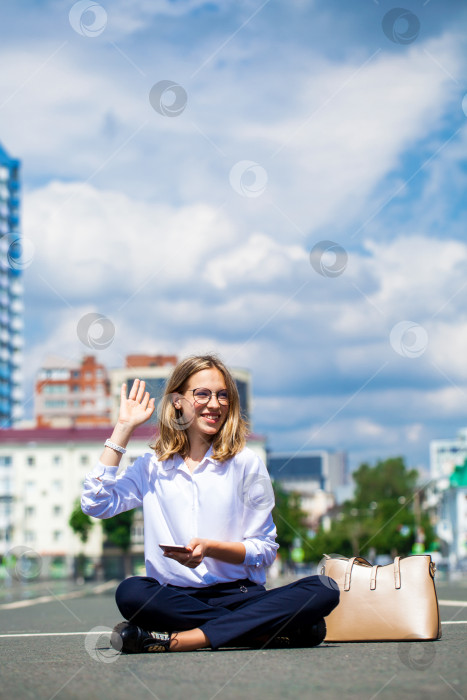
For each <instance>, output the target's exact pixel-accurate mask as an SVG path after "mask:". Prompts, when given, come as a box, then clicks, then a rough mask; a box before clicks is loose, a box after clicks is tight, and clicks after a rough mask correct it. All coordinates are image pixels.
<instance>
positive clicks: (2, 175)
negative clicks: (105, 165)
mask: <svg viewBox="0 0 467 700" xmlns="http://www.w3.org/2000/svg"><path fill="white" fill-rule="evenodd" d="M19 171H20V161H19V160H17V159H15V158H10V156H9V155H8V153H7V152H6V151H5V150H4V148H3V147H2V146H1V144H0V427H1V428H8V427H11V426H12V425H13V424H14V423H15V422H16V421H18V420H19V419H20V418H21V417H22V399H23V396H22V389H21V383H22V373H21V364H22V362H21V360H22V344H23V336H22V330H23V301H22V295H23V287H22V283H21V274H22V269H23V267H24V264H25V261H24V258H23V251H22V241H21V233H20V217H19V202H20V182H19Z"/></svg>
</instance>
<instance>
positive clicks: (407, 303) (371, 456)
mask: <svg viewBox="0 0 467 700" xmlns="http://www.w3.org/2000/svg"><path fill="white" fill-rule="evenodd" d="M86 7H87V8H88V9H86ZM397 7H399V6H398V5H396V6H395V5H394V4H393V3H392V2H386V0H379V2H377V1H376V0H375V1H372V0H356V1H354V2H352V3H349V2H346V1H345V0H339V1H337V0H334V1H329V0H326V2H325V1H324V0H321V1H317V0H316V1H313V0H311V1H305V0H289V2H285V1H278V0H269V2H268V1H266V2H265V1H264V0H262V1H258V0H255V1H253V0H251V1H250V0H248V1H245V2H235V3H234V2H222V3H220V2H209V3H206V2H202V0H179V1H177V2H169V1H168V0H155V1H150V0H139V1H135V2H125V1H124V0H114V1H113V2H112V3H105V2H102V3H100V4H98V3H91V2H88V3H87V4H86V3H83V2H78V3H63V2H62V1H60V2H58V1H56V2H52V1H50V2H27V1H24V2H21V3H8V4H7V5H4V7H3V8H2V21H1V29H0V35H1V43H0V47H1V48H0V54H1V60H2V65H3V66H6V67H7V70H2V72H1V75H0V141H1V142H2V143H3V145H4V147H5V148H6V149H7V150H8V151H9V152H10V154H11V155H13V156H15V157H19V158H21V160H22V163H23V210H22V214H23V233H24V236H25V239H26V244H27V246H28V250H29V254H28V264H27V266H25V270H24V282H25V305H26V318H25V414H26V415H31V414H32V398H31V395H32V386H33V379H34V375H35V373H36V371H37V369H38V367H39V366H40V364H41V362H43V361H44V359H45V357H46V356H47V355H49V354H55V355H60V356H63V357H67V358H77V359H79V358H80V357H81V356H82V355H83V354H84V353H87V352H90V348H89V347H86V346H85V345H84V344H83V343H82V342H81V341H80V339H79V338H78V336H77V331H76V329H77V325H78V322H79V320H80V319H81V318H82V317H83V316H84V315H85V314H87V313H91V312H95V313H100V314H102V315H104V316H106V317H108V318H109V319H111V321H112V323H113V324H114V326H115V337H114V339H113V342H112V343H110V344H109V345H108V347H106V348H105V349H98V350H96V351H95V352H96V354H98V356H99V358H100V359H101V360H102V361H104V362H105V363H106V364H107V365H108V366H109V367H112V366H118V365H119V364H121V362H122V358H123V357H124V356H125V355H126V354H128V353H134V352H148V353H158V352H167V353H169V354H174V353H176V354H178V355H179V356H183V355H185V354H187V353H191V352H204V351H212V350H214V351H217V352H219V353H220V355H221V356H222V357H223V359H225V360H226V362H227V363H230V364H231V365H237V366H245V367H249V368H250V369H251V371H252V373H253V380H254V396H255V410H254V416H253V418H254V429H255V431H257V432H261V433H264V434H265V435H267V437H268V441H269V445H270V447H271V448H272V449H275V450H291V451H299V450H305V449H306V450H309V449H315V448H321V447H328V448H335V449H345V450H347V451H348V452H349V457H350V463H351V465H352V466H355V465H357V464H358V463H360V462H361V461H362V460H371V461H373V460H375V459H377V458H381V457H385V456H388V455H396V454H397V455H398V454H402V455H404V456H405V457H406V458H407V461H408V462H409V463H410V464H411V465H413V466H419V467H427V465H428V443H429V440H430V439H433V438H437V437H449V436H452V435H454V434H455V433H456V432H457V429H458V428H459V427H462V426H464V425H466V424H467V401H466V398H467V366H466V363H465V359H464V358H465V357H466V356H467V317H466V311H465V309H466V306H467V305H466V297H467V283H466V280H467V278H466V265H467V241H466V206H465V190H466V181H467V174H466V153H467V143H466V134H467V132H466V118H467V117H466V112H467V99H466V100H465V101H464V103H463V100H464V97H465V95H466V93H467V80H466V62H467V61H466V58H465V57H466V56H467V52H466V40H465V38H464V37H465V25H466V17H467V13H466V8H465V6H464V5H463V4H462V3H459V2H454V1H452V2H443V3H441V2H440V1H439V0H438V1H436V0H429V1H428V2H427V1H426V0H425V1H423V0H418V1H417V2H415V1H413V2H405V1H404V4H403V8H402V10H403V12H402V11H401V12H399V16H398V18H397V17H396V15H397V11H396V8H397ZM70 11H71V13H70ZM72 25H73V26H72ZM162 81H171V82H172V83H174V84H175V85H178V86H180V88H176V89H177V90H178V94H179V100H180V102H179V114H178V115H177V116H167V111H168V110H170V108H171V101H173V99H174V93H173V92H170V91H169V92H165V93H164V94H163V95H162V97H161V100H162V102H159V103H156V102H155V98H154V92H156V93H157V91H158V88H157V87H155V88H154V86H159V87H160V85H161V83H162ZM164 85H167V83H165V84H164ZM151 90H153V92H152V93H151V94H152V95H153V97H152V102H151V101H150V99H149V95H150V92H151ZM160 92H161V90H160V89H159V93H160ZM175 106H177V104H176V105H175ZM154 107H156V108H154ZM322 241H331V243H332V244H334V245H331V246H328V248H329V250H328V252H327V253H326V252H324V253H322V255H321V257H320V258H319V259H318V265H317V266H316V265H315V267H313V266H312V265H311V264H310V252H311V251H312V249H314V250H315V251H316V250H323V246H322V245H321V242H322ZM336 245H337V246H338V248H336ZM315 246H318V248H315ZM325 247H326V246H325ZM336 250H337V251H341V252H340V253H339V255H340V257H338V258H336ZM342 251H343V252H342ZM342 256H344V257H342ZM314 260H315V262H316V260H317V258H316V254H315V257H314ZM341 263H342V264H341Z"/></svg>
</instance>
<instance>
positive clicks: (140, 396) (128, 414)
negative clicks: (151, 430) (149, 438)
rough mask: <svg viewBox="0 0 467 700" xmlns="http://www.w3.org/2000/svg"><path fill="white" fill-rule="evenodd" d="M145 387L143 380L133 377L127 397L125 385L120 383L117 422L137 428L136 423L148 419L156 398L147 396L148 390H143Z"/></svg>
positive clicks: (138, 423)
mask: <svg viewBox="0 0 467 700" xmlns="http://www.w3.org/2000/svg"><path fill="white" fill-rule="evenodd" d="M145 388H146V383H145V382H143V381H140V380H139V379H135V381H134V382H133V386H132V387H131V390H130V393H129V395H128V398H127V395H126V392H127V386H126V384H122V389H121V393H120V412H119V416H118V422H119V423H120V424H121V425H122V424H123V425H125V426H127V427H129V428H131V429H134V428H137V427H138V425H142V424H143V423H145V422H146V421H147V420H149V419H150V417H151V416H152V414H153V413H154V409H155V402H156V400H155V399H154V398H152V399H151V398H150V397H149V392H148V391H145Z"/></svg>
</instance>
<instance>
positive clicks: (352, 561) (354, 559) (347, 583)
mask: <svg viewBox="0 0 467 700" xmlns="http://www.w3.org/2000/svg"><path fill="white" fill-rule="evenodd" d="M355 562H357V563H358V564H362V566H369V567H370V568H373V567H372V565H371V564H370V562H369V561H367V560H366V559H364V558H363V557H352V558H351V559H349V563H348V564H347V569H346V570H345V579H344V591H350V577H351V575H352V568H353V565H354V564H355Z"/></svg>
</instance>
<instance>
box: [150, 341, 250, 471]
mask: <svg viewBox="0 0 467 700" xmlns="http://www.w3.org/2000/svg"><path fill="white" fill-rule="evenodd" d="M211 368H216V369H218V370H219V372H221V374H222V375H223V377H224V380H225V386H226V388H227V392H228V395H229V411H228V414H227V418H226V420H225V422H224V424H223V425H222V428H221V429H220V430H219V432H218V433H216V434H215V435H214V436H213V438H212V442H211V444H212V448H213V453H212V456H213V458H214V459H216V460H218V461H219V462H224V461H225V460H227V459H230V458H231V457H234V456H235V455H236V454H238V453H239V452H240V451H241V450H242V449H243V448H244V447H245V444H246V436H247V432H248V426H247V423H246V421H245V419H244V418H243V417H242V415H241V412H240V397H239V395H238V390H237V385H236V384H235V380H234V378H233V377H232V375H231V374H230V372H229V370H228V369H227V367H226V366H225V365H224V363H223V362H222V361H221V360H220V359H219V358H218V357H217V356H216V355H192V356H190V357H187V358H185V359H184V360H182V361H181V362H179V363H178V365H177V366H176V367H175V368H174V369H173V371H172V374H171V375H170V377H169V379H168V380H167V384H166V387H165V391H164V396H163V397H162V401H161V403H160V404H159V409H158V413H159V431H160V433H159V436H158V437H157V438H156V439H154V440H153V442H152V444H151V445H150V447H152V448H153V450H154V451H155V453H156V455H157V457H158V458H159V459H160V460H162V461H164V460H166V459H168V458H169V457H171V456H172V455H174V454H180V455H182V456H183V457H185V456H186V455H187V454H188V452H189V448H190V442H189V439H188V433H187V431H186V429H185V428H187V427H188V426H189V421H188V420H187V419H185V423H184V418H183V414H182V411H181V410H180V409H178V408H175V406H174V401H173V395H174V394H177V393H180V394H181V393H183V391H184V390H185V386H186V383H187V381H188V379H189V378H190V377H191V376H192V375H193V374H195V373H196V372H200V371H201V370H203V369H211Z"/></svg>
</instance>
